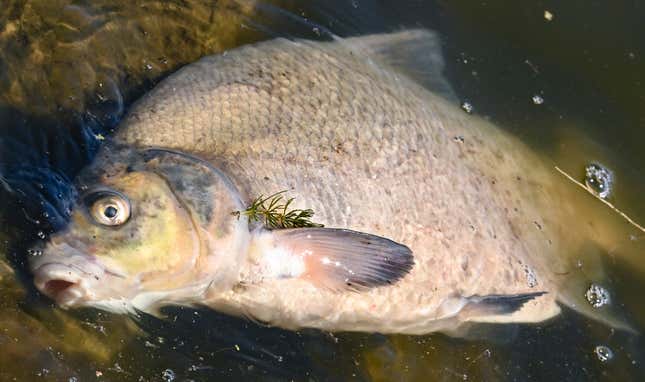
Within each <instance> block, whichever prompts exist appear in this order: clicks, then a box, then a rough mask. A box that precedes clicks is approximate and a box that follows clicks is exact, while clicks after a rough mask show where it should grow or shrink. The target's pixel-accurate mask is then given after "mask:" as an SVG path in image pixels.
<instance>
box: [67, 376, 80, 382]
mask: <svg viewBox="0 0 645 382" xmlns="http://www.w3.org/2000/svg"><path fill="white" fill-rule="evenodd" d="M67 382H78V378H76V377H69V379H68V380H67Z"/></svg>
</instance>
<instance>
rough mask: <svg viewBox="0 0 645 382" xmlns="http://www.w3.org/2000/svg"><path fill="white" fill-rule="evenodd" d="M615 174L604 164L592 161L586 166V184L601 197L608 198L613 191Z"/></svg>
mask: <svg viewBox="0 0 645 382" xmlns="http://www.w3.org/2000/svg"><path fill="white" fill-rule="evenodd" d="M612 181H613V176H612V174H611V171H609V170H608V169H607V168H605V167H604V166H602V165H600V164H597V163H591V164H589V165H587V167H585V185H586V186H587V189H589V191H591V192H593V193H594V194H595V195H597V196H598V197H600V198H603V199H605V198H607V197H608V196H609V193H610V192H611V186H612Z"/></svg>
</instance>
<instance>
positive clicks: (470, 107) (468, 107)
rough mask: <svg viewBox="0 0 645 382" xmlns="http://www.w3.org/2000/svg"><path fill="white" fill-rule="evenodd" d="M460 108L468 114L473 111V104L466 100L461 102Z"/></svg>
mask: <svg viewBox="0 0 645 382" xmlns="http://www.w3.org/2000/svg"><path fill="white" fill-rule="evenodd" d="M461 108H462V109H463V110H464V111H465V112H466V113H468V114H470V113H472V112H473V105H472V104H471V103H470V102H468V101H465V102H463V103H462V104H461Z"/></svg>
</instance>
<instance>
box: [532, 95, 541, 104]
mask: <svg viewBox="0 0 645 382" xmlns="http://www.w3.org/2000/svg"><path fill="white" fill-rule="evenodd" d="M531 99H532V100H533V103H534V104H536V105H542V104H543V103H544V98H542V96H540V95H538V94H536V95H534V96H533V98H531Z"/></svg>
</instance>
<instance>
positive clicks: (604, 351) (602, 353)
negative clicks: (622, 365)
mask: <svg viewBox="0 0 645 382" xmlns="http://www.w3.org/2000/svg"><path fill="white" fill-rule="evenodd" d="M594 353H596V357H598V359H599V360H600V362H607V361H610V360H611V359H612V358H614V352H613V351H612V350H611V349H610V348H608V347H607V346H605V345H598V346H596V348H595V349H594Z"/></svg>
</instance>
